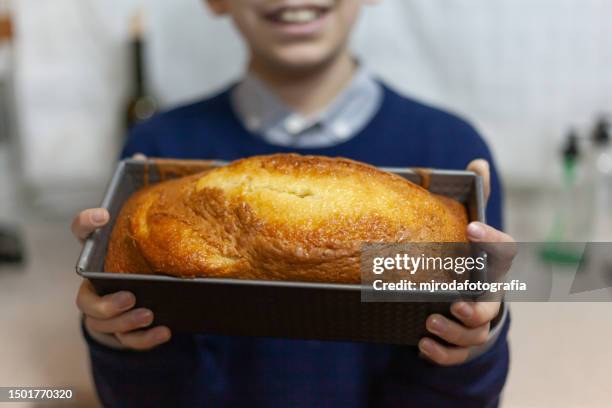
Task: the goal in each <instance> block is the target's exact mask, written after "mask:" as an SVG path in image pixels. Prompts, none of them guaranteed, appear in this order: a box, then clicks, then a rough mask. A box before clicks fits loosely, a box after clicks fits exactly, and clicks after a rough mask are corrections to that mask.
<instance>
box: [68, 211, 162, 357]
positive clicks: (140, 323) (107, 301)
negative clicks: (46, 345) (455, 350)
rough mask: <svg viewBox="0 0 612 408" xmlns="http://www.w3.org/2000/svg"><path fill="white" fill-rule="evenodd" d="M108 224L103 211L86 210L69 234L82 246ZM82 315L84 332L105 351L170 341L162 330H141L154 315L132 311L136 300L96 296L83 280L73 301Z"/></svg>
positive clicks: (128, 296) (126, 294)
mask: <svg viewBox="0 0 612 408" xmlns="http://www.w3.org/2000/svg"><path fill="white" fill-rule="evenodd" d="M108 220H109V214H108V211H106V210H105V209H104V208H93V209H89V210H85V211H83V212H81V213H80V214H79V215H77V216H76V217H75V219H74V221H73V222H72V233H73V234H74V235H75V236H76V237H77V238H78V239H79V240H80V241H81V242H83V241H84V240H85V239H86V238H87V236H89V234H91V233H92V232H93V231H95V230H96V229H97V228H100V227H102V226H104V225H105V224H106V223H107V222H108ZM76 304H77V306H78V308H79V309H80V310H81V312H83V315H84V324H85V329H86V330H87V332H88V333H89V335H90V336H91V337H92V338H94V339H95V340H96V341H98V342H99V343H102V344H104V345H106V346H108V347H113V348H121V349H124V348H125V349H132V350H148V349H151V348H153V347H156V346H158V345H160V344H162V343H165V342H167V341H168V340H169V339H170V335H171V333H170V330H169V329H168V328H167V327H164V326H157V327H154V328H152V329H147V330H143V328H145V327H148V326H149V325H150V324H151V323H152V322H153V312H151V311H150V310H148V309H143V308H139V309H133V307H134V305H135V304H136V297H135V296H134V295H133V294H132V293H130V292H117V293H113V294H110V295H106V296H98V295H97V294H96V291H95V290H94V288H93V286H92V284H91V282H89V281H88V280H84V281H83V283H82V284H81V288H80V289H79V293H78V295H77V298H76Z"/></svg>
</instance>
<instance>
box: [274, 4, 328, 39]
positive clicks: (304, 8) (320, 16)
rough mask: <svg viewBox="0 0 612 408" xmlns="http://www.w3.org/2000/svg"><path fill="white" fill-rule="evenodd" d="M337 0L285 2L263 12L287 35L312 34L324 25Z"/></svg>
mask: <svg viewBox="0 0 612 408" xmlns="http://www.w3.org/2000/svg"><path fill="white" fill-rule="evenodd" d="M334 5H335V2H332V1H325V2H322V1H318V2H314V1H311V2H303V3H296V2H283V3H281V4H279V5H277V6H274V7H272V8H269V9H268V10H265V11H264V12H263V13H262V16H263V18H264V19H265V20H266V21H268V22H269V23H272V24H273V25H274V26H275V28H277V29H278V30H279V31H280V32H282V33H284V34H287V35H311V34H314V33H316V32H317V31H318V30H319V29H320V28H321V27H322V26H323V23H324V21H325V20H326V19H325V17H326V16H327V15H328V14H329V13H330V11H331V10H332V9H333V8H334Z"/></svg>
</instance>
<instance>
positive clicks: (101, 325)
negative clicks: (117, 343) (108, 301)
mask: <svg viewBox="0 0 612 408" xmlns="http://www.w3.org/2000/svg"><path fill="white" fill-rule="evenodd" d="M151 323H153V312H151V311H150V310H148V309H143V308H140V309H134V310H130V311H128V312H125V313H123V314H120V315H119V316H116V317H113V318H111V319H96V318H93V317H90V316H88V317H86V318H85V326H86V327H87V329H88V330H89V331H90V332H92V331H95V332H98V333H126V332H130V331H133V330H137V329H142V328H143V327H147V326H149V325H150V324H151Z"/></svg>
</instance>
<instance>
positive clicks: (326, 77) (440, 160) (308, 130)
mask: <svg viewBox="0 0 612 408" xmlns="http://www.w3.org/2000/svg"><path fill="white" fill-rule="evenodd" d="M364 2H367V1H366V0H361V1H358V0H278V1H274V0H208V3H209V6H210V7H211V9H212V10H213V11H214V12H215V13H216V14H218V15H226V14H227V15H230V16H231V17H232V19H233V21H234V23H235V25H236V27H237V28H238V30H239V31H240V32H241V34H242V36H243V38H244V40H245V42H246V43H247V46H248V50H249V54H250V58H249V65H248V69H247V73H246V74H245V76H244V78H242V80H241V81H240V82H239V83H238V84H236V85H235V86H232V87H230V88H229V89H227V90H225V91H223V92H221V93H220V94H218V95H215V96H213V97H210V98H208V99H205V100H203V101H201V102H197V103H194V104H191V105H188V106H184V107H181V108H178V109H175V110H172V111H170V112H166V113H163V114H161V115H158V116H157V117H154V118H153V119H151V120H149V121H148V122H146V123H143V124H142V125H139V126H137V127H136V128H135V129H133V131H132V132H131V135H130V138H129V140H128V142H127V144H126V146H125V148H124V150H123V156H124V157H126V156H131V155H134V154H136V153H142V154H145V155H147V156H155V157H164V156H165V157H175V158H186V159H187V158H210V159H213V158H214V159H223V160H234V159H238V158H240V157H245V156H252V155H259V154H269V153H274V152H298V153H302V154H318V155H329V156H344V157H349V158H353V159H356V160H361V161H365V162H369V163H371V164H374V165H378V166H416V167H435V168H450V169H459V168H465V167H466V166H468V165H469V167H470V169H472V170H475V171H477V172H479V173H480V174H482V175H483V176H484V177H485V179H486V181H487V185H489V176H490V191H491V195H490V200H489V203H488V211H487V219H488V221H489V224H490V225H491V226H487V225H484V224H479V223H472V224H470V226H469V227H468V235H469V237H470V239H471V240H472V241H486V242H497V241H512V238H510V237H509V236H507V235H506V234H504V233H502V232H500V231H498V230H496V229H494V228H498V229H499V228H501V223H502V221H501V193H500V184H499V181H498V178H497V173H496V172H495V167H494V166H493V162H492V159H491V155H490V152H489V150H488V148H487V146H486V145H485V143H484V142H483V140H482V139H481V138H480V136H479V135H478V134H477V133H476V131H474V129H472V127H470V126H469V125H468V124H467V123H465V122H464V121H462V120H460V119H458V118H457V117H455V116H453V115H451V114H449V113H445V112H443V111H440V110H437V109H434V108H432V107H429V106H426V105H423V104H421V103H418V102H416V101H413V100H411V99H407V98H405V97H403V96H400V95H398V94H397V93H395V92H394V91H393V90H391V89H389V88H388V87H387V86H385V85H384V84H382V83H381V82H380V81H378V80H377V79H375V78H374V77H373V76H372V75H371V74H369V73H368V71H367V69H366V68H365V67H363V66H361V65H360V64H359V63H358V62H356V61H355V59H354V58H353V57H352V56H351V54H350V52H349V50H348V45H347V43H348V37H349V34H350V31H351V29H352V27H353V25H354V23H355V21H356V19H357V17H358V14H359V12H360V10H361V8H362V5H363V3H364ZM477 158H482V159H484V160H476V161H474V159H477ZM487 162H488V163H490V172H489V165H488V164H487ZM107 221H108V213H107V212H106V211H105V210H103V209H90V210H86V211H84V212H82V213H81V214H80V215H79V216H77V218H76V219H75V221H74V223H73V231H74V233H75V235H76V236H77V237H79V238H80V239H83V238H85V237H86V236H87V235H88V234H89V233H91V232H92V231H93V230H94V229H95V228H97V227H100V226H102V225H104V224H105V223H106V222H107ZM135 302H136V299H135V297H134V295H133V294H131V293H127V292H119V293H115V294H111V295H107V296H104V297H99V296H97V294H96V293H95V291H94V290H93V288H92V286H91V284H90V283H89V282H87V281H84V282H83V284H82V287H81V289H80V291H79V294H78V297H77V304H78V306H79V308H80V309H81V311H82V312H83V314H84V333H85V337H86V339H87V343H88V345H89V349H90V352H91V363H92V370H93V374H94V379H95V382H96V386H97V389H98V392H99V395H100V398H101V400H102V402H103V403H104V405H106V406H127V407H132V406H212V407H220V406H268V407H276V406H281V407H301V406H304V407H324V406H346V407H364V406H385V405H392V406H395V405H398V406H438V407H439V406H470V407H479V406H483V407H484V406H487V407H489V406H496V405H497V403H498V400H499V395H500V393H501V390H502V388H503V385H504V382H505V379H506V375H507V370H508V348H507V343H506V332H507V329H508V324H509V321H508V319H507V318H505V316H506V313H504V312H505V309H503V308H502V309H501V310H502V312H500V304H499V303H494V302H491V303H466V302H460V303H456V304H454V305H453V306H452V308H451V310H452V313H453V314H454V315H455V316H456V317H457V319H458V320H457V321H451V320H450V319H447V318H445V317H443V316H441V315H432V316H430V317H429V319H428V321H427V328H428V330H429V331H430V332H432V333H435V334H436V335H438V336H439V337H440V338H442V339H444V340H446V342H447V343H446V344H442V343H440V342H438V341H434V340H433V338H424V339H422V340H421V341H420V343H419V346H418V348H417V347H399V346H385V345H373V344H357V343H334V342H317V341H301V340H285V339H264V338H246V337H225V336H212V335H204V334H202V335H185V334H179V333H171V332H170V330H169V329H168V328H167V327H161V326H158V327H153V328H150V327H149V325H150V324H151V322H152V321H153V313H154V312H155V311H150V310H145V309H134V308H133V307H134V305H135ZM193 313H206V311H197V310H194V311H193Z"/></svg>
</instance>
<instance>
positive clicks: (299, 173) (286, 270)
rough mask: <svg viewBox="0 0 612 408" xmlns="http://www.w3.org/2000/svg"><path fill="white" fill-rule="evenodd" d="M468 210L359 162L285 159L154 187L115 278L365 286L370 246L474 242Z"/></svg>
mask: <svg viewBox="0 0 612 408" xmlns="http://www.w3.org/2000/svg"><path fill="white" fill-rule="evenodd" d="M466 226H467V214H466V210H465V208H464V207H463V205H461V204H460V203H458V202H456V201H454V200H451V199H448V198H445V197H440V196H436V195H433V194H431V193H429V192H428V191H426V190H425V189H423V188H421V187H419V186H417V185H415V184H412V183H410V182H408V181H407V180H405V179H404V178H402V177H400V176H397V175H394V174H391V173H387V172H384V171H381V170H379V169H377V168H375V167H372V166H369V165H366V164H363V163H359V162H356V161H352V160H348V159H341V158H327V157H319V156H299V155H296V154H276V155H271V156H257V157H251V158H248V159H242V160H238V161H236V162H233V163H231V164H229V165H227V166H225V167H221V168H218V169H215V170H211V171H206V172H202V173H198V174H194V175H191V176H187V177H183V178H179V179H175V180H170V181H166V182H162V183H158V184H155V185H153V186H149V187H145V188H144V189H142V190H140V191H138V192H137V193H135V194H134V195H133V196H132V197H130V199H129V200H128V201H127V202H126V203H125V205H124V207H123V208H122V210H121V212H120V214H119V217H118V219H117V223H116V225H115V228H114V229H113V232H112V235H111V240H110V243H109V249H108V253H107V257H106V264H105V269H106V271H109V272H124V273H163V274H170V275H175V276H182V277H194V276H207V277H226V278H240V279H269V280H289V281H314V282H338V283H349V282H352V283H356V282H359V279H360V272H359V260H360V248H361V245H362V244H363V243H364V242H388V243H391V242H393V243H401V242H466V240H467V239H466Z"/></svg>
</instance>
